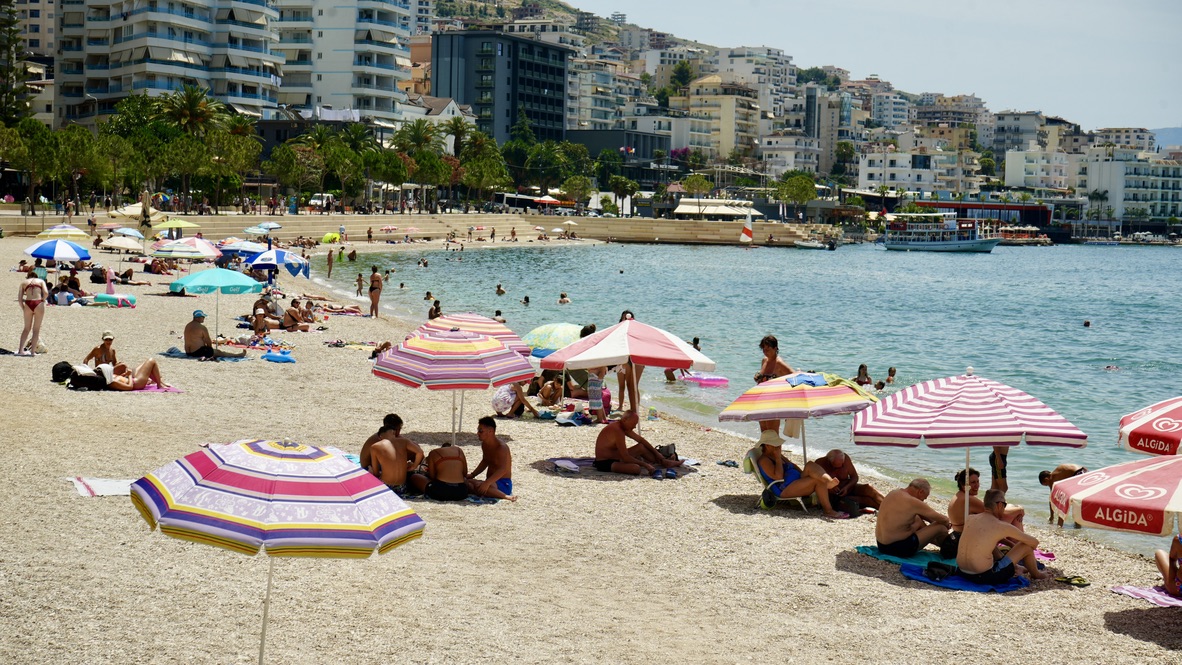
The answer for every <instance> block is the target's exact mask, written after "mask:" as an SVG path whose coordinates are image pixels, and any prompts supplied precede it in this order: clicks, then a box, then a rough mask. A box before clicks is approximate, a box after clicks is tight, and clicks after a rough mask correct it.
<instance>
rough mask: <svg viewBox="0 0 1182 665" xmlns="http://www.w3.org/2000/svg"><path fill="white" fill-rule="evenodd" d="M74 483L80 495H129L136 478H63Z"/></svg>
mask: <svg viewBox="0 0 1182 665" xmlns="http://www.w3.org/2000/svg"><path fill="white" fill-rule="evenodd" d="M62 480H68V481H70V482H71V483H74V489H76V490H78V495H79V496H128V495H130V494H131V484H132V483H133V482H135V481H134V480H112V479H110V478H83V477H82V476H75V477H73V478H63V479H62Z"/></svg>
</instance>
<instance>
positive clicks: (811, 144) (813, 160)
mask: <svg viewBox="0 0 1182 665" xmlns="http://www.w3.org/2000/svg"><path fill="white" fill-rule="evenodd" d="M820 154H821V149H820V148H819V147H818V142H817V139H815V138H813V137H811V136H808V135H806V134H805V133H804V132H801V131H781V132H773V133H771V134H766V135H764V136H761V137H759V150H757V151H756V153H755V156H756V157H758V158H759V159H760V160H761V161H762V162H763V167H764V168H763V170H764V172H765V173H766V174H767V176H768V177H769V178H773V179H779V177H780V176H781V175H783V174H784V173H786V172H788V171H808V172H809V173H817V164H818V158H819V157H820Z"/></svg>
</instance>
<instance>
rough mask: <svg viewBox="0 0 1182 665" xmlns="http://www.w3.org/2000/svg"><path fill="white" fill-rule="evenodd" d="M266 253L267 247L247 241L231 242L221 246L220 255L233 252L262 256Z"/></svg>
mask: <svg viewBox="0 0 1182 665" xmlns="http://www.w3.org/2000/svg"><path fill="white" fill-rule="evenodd" d="M265 251H267V246H266V245H264V244H263V243H261V242H251V241H249V240H239V241H238V242H231V243H227V244H225V245H222V253H225V252H233V253H235V254H262V253H263V252H265Z"/></svg>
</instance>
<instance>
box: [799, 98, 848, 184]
mask: <svg viewBox="0 0 1182 665" xmlns="http://www.w3.org/2000/svg"><path fill="white" fill-rule="evenodd" d="M851 98H852V96H851ZM842 99H843V97H842V96H841V94H840V93H830V92H825V91H824V90H823V89H822V88H820V87H818V86H817V85H816V84H814V83H810V84H808V85H806V86H805V88H804V133H805V134H806V135H808V136H811V137H813V138H815V139H817V149H818V151H819V153H818V155H817V172H818V173H829V172H830V171H831V170H832V169H833V164H834V163H835V162H836V161H837V141H838V137H839V136H840V130H841V109H842Z"/></svg>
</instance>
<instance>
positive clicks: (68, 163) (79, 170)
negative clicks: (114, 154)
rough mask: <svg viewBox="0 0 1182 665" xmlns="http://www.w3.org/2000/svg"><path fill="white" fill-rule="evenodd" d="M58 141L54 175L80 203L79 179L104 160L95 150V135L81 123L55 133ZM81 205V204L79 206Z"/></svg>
mask: <svg viewBox="0 0 1182 665" xmlns="http://www.w3.org/2000/svg"><path fill="white" fill-rule="evenodd" d="M54 139H55V140H56V141H57V150H56V151H54V152H55V154H56V155H57V161H56V163H55V164H54V174H53V175H54V177H55V179H57V180H58V182H61V183H62V184H63V185H65V187H66V189H67V191H68V192H69V196H70V199H71V200H72V201H74V202H75V203H80V201H81V196H80V194H79V191H78V181H79V180H80V179H81V178H82V177H83V176H85V175H86V174H87V173H89V172H90V171H93V170H94V169H95V168H96V167H97V166H100V165H101V164H102V162H101V161H100V159H99V156H98V152H97V151H96V150H95V144H94V135H93V134H91V133H90V130H89V129H87V128H85V127H82V126H81V125H70V126H69V127H66V128H65V129H62V130H60V131H58V132H55V133H54ZM78 209H81V206H80V205H79V208H78Z"/></svg>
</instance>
